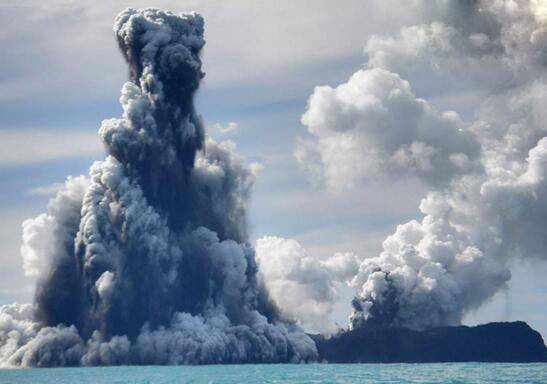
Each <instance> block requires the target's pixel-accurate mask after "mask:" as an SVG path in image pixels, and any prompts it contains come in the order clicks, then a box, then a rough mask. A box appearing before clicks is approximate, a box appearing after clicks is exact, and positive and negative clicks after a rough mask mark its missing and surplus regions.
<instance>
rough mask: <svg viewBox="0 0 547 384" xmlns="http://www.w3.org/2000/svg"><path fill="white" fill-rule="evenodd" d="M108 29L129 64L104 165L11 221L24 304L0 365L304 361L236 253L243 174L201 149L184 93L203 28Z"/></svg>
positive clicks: (307, 354) (136, 19) (300, 346)
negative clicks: (28, 283)
mask: <svg viewBox="0 0 547 384" xmlns="http://www.w3.org/2000/svg"><path fill="white" fill-rule="evenodd" d="M114 31H115V33H116V37H117V39H118V42H119V45H120V49H121V51H122V53H123V55H124V57H125V59H126V61H127V62H128V64H129V67H130V81H128V82H127V83H126V84H125V85H124V86H123V89H122V96H121V98H120V102H121V104H122V107H123V116H122V118H120V119H110V120H105V121H104V122H103V124H102V126H101V129H100V131H99V133H100V136H101V138H102V140H103V142H104V144H105V147H106V150H107V153H108V156H107V158H106V159H105V160H103V161H98V162H96V163H95V164H93V166H92V167H91V169H90V172H89V177H87V178H85V177H78V178H73V179H69V180H68V181H67V183H66V185H65V188H64V189H63V190H61V191H60V192H59V193H58V195H57V196H56V197H55V198H54V199H53V200H52V201H51V202H50V204H49V206H48V211H47V213H45V214H43V215H40V216H38V217H36V218H35V219H31V220H27V221H26V222H25V223H24V238H23V246H22V254H23V259H24V267H25V271H26V272H27V273H28V274H31V275H34V276H37V277H38V286H37V290H36V296H35V303H34V304H33V305H32V306H31V305H23V306H22V305H16V304H14V305H10V306H4V307H2V308H1V309H0V366H64V365H99V364H122V363H123V364H182V363H192V364H199V363H220V362H233V363H235V362H281V361H285V362H287V361H292V362H297V361H307V360H313V359H315V358H316V354H317V350H316V347H315V344H314V342H313V341H312V340H311V339H310V338H309V337H308V336H306V335H305V334H304V333H303V332H302V331H301V330H300V328H298V327H297V326H295V325H292V324H291V323H289V322H283V321H281V317H280V316H279V315H278V311H277V309H276V307H275V305H274V304H273V303H272V301H271V300H270V298H269V297H268V294H267V292H266V291H265V290H264V288H263V287H262V285H261V284H259V282H258V280H257V266H256V263H255V256H254V250H253V248H252V247H250V246H249V245H248V244H247V233H246V229H247V226H246V220H245V217H246V204H247V198H248V195H249V192H250V189H251V186H252V184H253V180H254V175H253V173H252V172H251V171H249V170H247V169H246V168H245V167H244V166H243V165H242V161H241V159H240V158H238V157H237V156H236V155H235V153H234V152H233V145H231V144H229V143H220V144H216V143H214V142H213V141H211V140H206V139H205V134H204V129H203V124H202V122H201V119H200V117H199V116H198V115H197V114H196V112H195V110H194V106H193V95H194V93H195V91H196V90H197V88H198V86H199V81H200V79H201V78H202V77H203V76H204V74H203V72H202V71H201V61H200V57H199V52H200V50H201V48H202V47H203V45H204V44H205V42H204V40H203V20H202V18H201V17H200V16H199V15H197V14H188V15H174V14H172V13H169V12H162V11H159V10H156V9H144V10H139V11H137V10H133V9H127V10H125V11H123V12H122V13H121V14H120V15H118V17H117V18H116V21H115V25H114Z"/></svg>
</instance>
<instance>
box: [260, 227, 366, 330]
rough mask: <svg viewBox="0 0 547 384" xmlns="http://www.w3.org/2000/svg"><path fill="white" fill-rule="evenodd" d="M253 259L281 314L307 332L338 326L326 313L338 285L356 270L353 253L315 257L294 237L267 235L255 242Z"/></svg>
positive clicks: (335, 298)
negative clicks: (324, 258) (254, 258)
mask: <svg viewBox="0 0 547 384" xmlns="http://www.w3.org/2000/svg"><path fill="white" fill-rule="evenodd" d="M256 260H257V264H258V268H259V278H260V280H261V282H262V283H263V284H264V286H265V287H266V288H267V290H268V292H269V293H270V297H271V299H272V300H273V301H274V303H275V304H276V305H277V306H278V308H279V309H280V311H281V313H282V314H283V315H285V316H286V317H288V318H290V319H292V320H295V321H297V323H298V324H300V325H302V326H303V327H304V328H306V329H308V330H310V331H315V332H323V333H329V332H333V331H335V330H336V329H337V327H336V326H335V324H334V323H333V321H332V320H331V319H330V318H329V316H330V315H331V314H332V311H333V307H334V305H335V303H336V302H337V301H339V300H340V299H341V297H340V293H339V290H340V285H341V284H347V283H349V281H350V279H351V278H352V277H353V276H354V275H355V274H356V273H357V269H358V266H359V263H358V259H357V257H356V256H355V255H354V254H351V253H337V254H335V255H334V256H332V257H330V258H328V259H326V260H318V259H317V258H315V257H313V256H311V255H309V254H308V253H307V252H306V250H305V249H304V248H303V247H302V246H301V245H300V244H299V243H298V242H297V241H296V240H294V239H284V238H279V237H274V236H266V237H263V238H260V239H258V240H257V242H256Z"/></svg>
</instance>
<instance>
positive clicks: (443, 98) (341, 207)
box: [0, 0, 547, 336]
mask: <svg viewBox="0 0 547 384" xmlns="http://www.w3.org/2000/svg"><path fill="white" fill-rule="evenodd" d="M295 3H296V4H295ZM344 3H347V4H344V7H340V6H339V4H338V2H336V4H333V3H332V2H330V1H318V2H312V1H301V2H283V3H281V2H269V3H265V2H264V3H262V2H260V4H259V3H258V2H252V1H248V2H245V1H238V2H217V1H187V2H184V7H181V5H180V2H175V1H171V2H170V1H157V2H142V1H136V2H131V5H132V6H135V7H140V6H144V5H154V6H160V7H163V8H167V9H171V10H173V11H186V10H196V11H198V12H200V13H202V14H203V15H204V17H205V20H206V39H207V46H206V48H205V50H204V53H203V60H204V66H205V68H204V69H205V72H206V73H207V76H206V79H205V80H204V82H203V85H202V87H201V90H200V92H199V94H198V96H197V100H196V104H197V110H198V111H199V112H200V113H201V114H202V115H203V118H204V120H205V122H206V125H207V126H208V127H209V128H208V133H209V134H210V135H211V136H212V137H213V138H215V139H216V140H224V139H230V140H233V141H234V142H235V143H236V144H237V148H238V152H239V153H241V154H242V155H243V156H245V157H246V159H247V161H248V162H249V163H251V162H259V163H261V164H262V165H263V166H264V169H263V170H262V171H261V172H260V174H259V177H258V180H257V183H256V186H255V190H254V194H253V198H252V202H251V207H250V209H249V212H250V223H251V233H252V238H253V239H256V238H259V237H261V236H264V235H277V236H283V237H290V238H295V239H297V240H298V241H299V242H301V243H302V244H303V245H304V246H305V248H306V249H308V251H309V253H310V254H312V255H314V256H315V257H317V258H324V257H327V256H329V255H331V254H333V253H334V252H342V251H352V252H355V253H357V254H359V255H360V256H361V257H370V256H375V255H376V254H377V253H378V251H379V250H380V249H381V243H382V240H383V239H384V238H385V236H386V235H387V234H389V233H391V232H392V231H393V228H394V226H395V225H396V224H398V223H401V222H404V221H406V220H409V219H412V218H417V217H418V216H417V215H418V210H417V206H418V204H419V201H420V199H421V198H422V197H423V195H424V194H425V191H426V189H425V187H424V186H423V185H421V184H420V183H419V182H418V181H412V180H406V181H400V182H397V183H393V184H391V185H387V186H386V185H383V184H380V183H377V184H375V183H371V184H370V185H368V186H365V187H364V188H363V189H362V190H360V191H359V193H350V192H344V193H338V194H332V193H329V192H327V191H324V190H322V189H321V188H318V187H317V186H315V185H313V184H312V183H310V181H309V179H308V177H307V175H306V174H305V173H304V172H303V171H302V170H301V169H300V168H299V167H298V164H297V162H296V160H295V159H294V156H293V152H294V148H295V144H296V140H297V138H298V137H301V136H305V135H306V134H307V133H306V129H305V127H303V126H302V125H301V124H300V122H299V120H300V117H301V115H302V114H303V112H304V111H305V108H306V102H307V99H308V97H309V95H310V94H311V93H312V92H313V89H314V87H315V86H317V85H324V84H328V85H331V86H336V85H337V84H339V83H342V82H344V81H346V80H347V78H348V77H349V76H350V75H351V74H352V73H353V72H355V70H357V69H358V68H359V67H360V66H362V64H363V63H364V62H365V60H366V58H365V57H364V56H363V45H364V43H365V41H366V40H367V38H368V37H369V36H370V35H372V34H374V33H386V32H389V31H391V30H393V29H395V28H396V27H398V26H399V25H402V24H404V23H405V22H407V19H408V18H409V17H410V16H409V15H408V13H403V12H401V14H400V15H399V14H397V12H386V11H385V9H389V7H387V4H389V3H392V1H387V2H382V3H383V5H382V6H380V5H378V4H376V2H374V1H371V2H368V3H365V4H363V2H358V1H344ZM126 5H129V3H128V4H126V2H116V5H112V4H110V2H101V4H99V5H95V4H93V3H91V2H85V1H84V2H76V1H74V2H72V1H57V0H54V1H51V2H48V5H47V6H45V5H43V4H42V3H41V2H38V1H21V2H18V4H17V5H9V4H0V21H1V22H2V25H3V30H2V32H1V33H0V44H1V45H2V47H3V58H2V60H0V217H1V218H2V222H1V225H0V263H1V264H0V265H1V269H0V304H3V303H8V302H12V301H29V300H31V299H32V290H33V284H34V282H33V281H31V280H30V279H27V278H25V277H24V275H23V272H22V268H21V259H20V256H19V247H20V243H21V223H22V221H23V220H24V219H26V218H29V217H32V216H34V215H37V214H39V213H40V212H43V211H44V210H45V208H46V205H47V201H48V199H49V198H50V197H51V193H52V191H54V190H55V184H56V183H61V182H63V181H64V179H65V178H66V176H68V175H79V174H86V173H87V170H88V168H89V165H90V164H91V163H92V162H93V161H94V160H96V159H100V158H101V157H102V149H101V146H100V143H99V140H98V137H97V134H96V132H97V129H98V127H99V125H100V122H101V120H103V119H105V118H110V117H115V116H118V115H119V114H120V113H121V108H120V106H119V103H118V97H119V89H120V87H121V85H122V84H123V82H124V80H125V77H126V69H125V68H126V67H125V65H124V63H123V61H122V58H121V55H120V54H119V53H118V51H117V48H116V43H115V41H114V38H113V36H112V30H111V23H112V20H113V18H114V16H115V15H116V14H117V13H118V12H119V11H120V10H121V9H123V8H125V6H126ZM348 10H351V11H348ZM417 92H421V93H422V95H421V96H427V97H428V98H430V100H431V102H432V103H434V104H435V103H436V104H437V105H438V106H439V107H441V108H443V107H444V106H445V104H448V103H451V104H453V103H454V100H457V102H458V107H459V110H458V112H460V113H461V114H462V115H463V116H466V114H468V113H469V111H468V109H469V105H470V104H472V103H473V100H474V99H475V98H476V95H474V94H460V93H458V94H456V93H454V94H448V95H447V94H446V93H443V94H439V93H438V90H435V89H428V88H424V89H419V90H418V91H417ZM452 108H453V109H454V108H455V107H454V106H453V105H452ZM230 122H235V123H236V124H237V127H236V128H235V129H234V130H232V131H230V132H227V133H222V132H221V131H220V130H219V128H218V125H216V124H220V126H222V127H225V126H227V125H228V124H229V123H230ZM546 274H547V267H546V266H545V265H539V266H538V265H534V266H529V265H517V266H515V268H514V270H513V280H512V281H511V289H510V291H509V292H508V293H502V294H499V295H497V296H496V297H495V298H494V300H493V301H492V302H491V303H489V304H487V305H486V306H484V307H483V308H481V309H479V310H478V311H477V312H476V313H473V314H471V315H470V316H468V317H467V319H466V322H468V323H470V324H473V323H477V322H484V321H495V320H514V319H522V320H526V321H528V322H529V323H530V324H531V325H533V326H534V327H535V328H536V329H538V330H540V331H541V332H542V334H543V335H544V336H545V335H547V308H546V306H545V302H547V300H546V299H547V281H546V280H545V279H544V276H545V275H546ZM349 294H350V292H348V295H349ZM348 298H349V296H348ZM347 311H348V306H347V305H341V306H340V308H339V311H338V313H337V314H336V317H337V319H338V321H339V322H340V323H344V318H345V316H347Z"/></svg>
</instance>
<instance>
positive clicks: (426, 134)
mask: <svg viewBox="0 0 547 384" xmlns="http://www.w3.org/2000/svg"><path fill="white" fill-rule="evenodd" d="M302 123H303V124H304V125H305V126H307V127H308V132H309V133H310V134H311V135H312V136H313V138H312V139H310V141H308V142H304V141H301V142H300V143H299V146H298V148H297V150H296V158H297V160H298V161H299V162H300V163H302V164H303V165H304V166H305V167H307V168H310V169H312V170H313V169H315V170H318V172H319V174H320V175H322V176H323V177H324V179H325V182H326V184H327V185H328V186H329V187H331V188H333V189H343V188H345V187H348V186H349V187H351V186H352V185H354V184H355V183H360V182H362V181H365V182H366V180H370V179H371V178H377V177H379V176H381V175H390V176H393V177H398V176H401V175H415V176H417V177H420V178H422V179H424V180H426V181H428V182H431V183H433V184H438V183H443V182H446V181H449V180H450V179H451V178H452V177H453V176H454V175H455V174H459V173H466V172H468V171H469V170H470V169H472V168H474V167H477V166H478V164H476V160H477V158H478V155H479V145H478V143H477V142H476V140H475V138H474V136H473V135H472V134H471V133H470V132H469V131H468V130H465V126H464V123H463V121H462V120H461V118H460V117H459V115H458V114H457V113H456V112H453V111H446V112H438V111H437V110H436V109H435V108H434V107H433V106H432V105H431V104H429V103H428V102H427V101H425V100H423V99H420V98H418V97H416V96H415V94H414V93H413V91H412V89H411V87H410V84H409V83H408V81H405V80H403V79H402V78H401V77H400V76H399V75H397V74H396V73H393V72H390V71H387V70H385V69H381V68H373V69H364V70H360V71H358V72H356V73H355V74H354V75H353V76H352V77H351V78H350V79H349V80H348V82H347V83H344V84H342V85H339V86H338V87H336V88H331V87H329V86H323V87H317V88H316V89H315V91H314V93H313V95H312V96H311V97H310V99H309V101H308V107H307V110H306V113H305V114H304V115H303V116H302ZM316 172H317V171H316Z"/></svg>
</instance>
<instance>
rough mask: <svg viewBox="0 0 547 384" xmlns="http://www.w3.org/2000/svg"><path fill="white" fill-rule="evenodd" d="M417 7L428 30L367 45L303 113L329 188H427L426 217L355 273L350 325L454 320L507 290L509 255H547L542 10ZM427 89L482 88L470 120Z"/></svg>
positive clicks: (400, 229)
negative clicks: (392, 183)
mask: <svg viewBox="0 0 547 384" xmlns="http://www.w3.org/2000/svg"><path fill="white" fill-rule="evenodd" d="M418 3H420V6H421V8H422V10H423V11H424V15H425V19H426V20H427V21H426V22H424V23H423V24H418V25H414V26H409V27H404V28H402V29H401V30H400V32H399V33H398V34H396V35H395V36H391V37H384V36H374V37H372V38H370V39H369V40H368V42H367V43H366V48H365V50H366V53H367V56H368V63H367V65H365V67H364V68H363V69H361V70H359V71H358V72H356V73H355V74H354V75H353V76H352V77H351V78H350V79H349V80H348V81H347V82H346V83H344V84H342V85H340V86H338V87H336V88H331V87H328V86H324V87H317V88H316V89H315V91H314V93H313V95H312V96H311V97H310V99H309V103H308V108H307V111H306V113H305V114H304V115H303V117H302V123H303V124H304V125H306V126H307V127H308V131H309V133H310V134H311V138H310V139H307V140H302V141H301V142H300V143H299V145H298V148H297V150H296V153H295V155H296V157H297V159H298V160H299V161H300V163H301V164H302V165H303V166H304V168H305V169H307V170H309V171H310V172H311V173H312V175H313V176H315V177H318V178H320V179H321V180H322V181H323V182H324V183H325V184H326V185H327V186H328V187H329V188H331V189H335V190H336V189H346V188H350V189H351V188H353V189H354V190H355V189H357V190H358V188H359V186H360V185H362V184H363V183H366V182H367V181H369V180H370V179H372V178H378V177H379V178H381V179H383V180H387V181H388V182H389V180H393V179H396V178H401V177H414V178H418V179H420V180H421V181H422V182H423V183H424V184H426V185H429V186H430V188H431V192H429V193H428V195H427V196H426V197H425V198H424V199H423V200H422V202H421V204H420V207H419V209H420V213H421V216H422V218H421V220H412V221H410V222H408V223H403V224H401V225H399V226H397V228H396V230H395V232H394V233H393V234H392V235H390V236H388V237H387V238H386V239H385V241H384V242H383V251H382V252H381V254H380V255H379V256H377V257H374V258H369V259H365V260H364V261H363V262H362V264H361V265H360V267H359V272H358V274H357V275H356V276H355V277H354V278H353V280H352V285H353V286H354V287H355V288H356V289H357V296H356V297H355V300H354V302H353V307H354V310H353V313H352V315H351V326H353V327H359V326H363V325H367V326H372V325H375V326H405V327H410V328H415V329H423V328H428V327H432V326H440V325H454V324H459V323H460V322H461V320H462V317H463V316H464V315H465V313H467V312H468V311H470V310H472V309H475V308H478V307H479V306H481V305H482V304H483V303H484V302H485V301H486V300H488V299H490V298H491V297H492V296H493V295H494V294H495V293H496V292H499V291H500V290H502V289H504V288H506V285H507V282H508V281H509V280H510V278H511V273H510V271H509V269H508V264H509V261H510V259H514V258H520V259H521V260H530V261H532V260H545V259H546V252H545V249H546V245H547V243H546V239H547V183H546V177H545V176H546V170H547V162H546V159H547V137H545V136H546V130H547V125H546V124H545V121H547V120H546V116H545V105H546V102H547V97H546V96H547V79H546V72H545V65H546V64H547V60H546V58H547V24H546V18H545V17H544V16H545V12H544V11H545V2H544V1H528V0H519V1H515V0H510V1H498V0H478V1H455V0H454V1H420V2H418ZM406 79H408V80H406ZM409 80H410V81H409ZM424 89H425V90H429V91H431V89H433V90H436V91H437V92H439V93H441V94H442V93H443V91H444V93H445V94H446V93H450V92H462V93H463V94H464V95H474V94H475V95H477V92H478V96H477V99H478V100H479V101H478V102H477V106H476V108H475V111H474V112H475V120H474V121H472V122H465V121H464V119H463V118H462V117H461V116H460V115H459V114H458V113H457V112H454V111H439V110H438V109H437V108H436V107H435V106H434V104H433V103H431V102H430V101H427V100H424V99H422V98H420V97H419V96H418V94H419V93H418V92H420V91H423V90H424ZM446 90H449V91H450V92H446Z"/></svg>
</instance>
